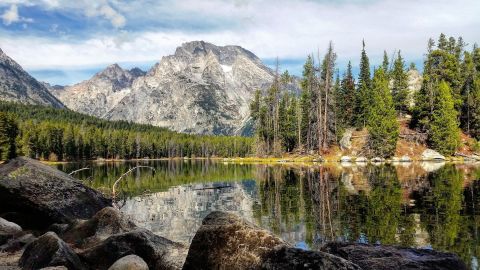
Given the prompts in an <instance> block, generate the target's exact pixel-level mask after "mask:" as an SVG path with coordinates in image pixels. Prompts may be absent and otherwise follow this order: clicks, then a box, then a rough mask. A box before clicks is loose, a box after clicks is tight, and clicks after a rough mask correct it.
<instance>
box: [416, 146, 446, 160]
mask: <svg viewBox="0 0 480 270" xmlns="http://www.w3.org/2000/svg"><path fill="white" fill-rule="evenodd" d="M422 160H424V161H444V160H445V157H444V156H442V154H440V153H438V152H437V151H435V150H432V149H426V150H425V151H423V153H422Z"/></svg>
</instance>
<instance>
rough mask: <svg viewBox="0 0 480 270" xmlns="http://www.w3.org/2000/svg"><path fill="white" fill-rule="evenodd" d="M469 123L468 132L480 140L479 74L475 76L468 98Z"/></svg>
mask: <svg viewBox="0 0 480 270" xmlns="http://www.w3.org/2000/svg"><path fill="white" fill-rule="evenodd" d="M467 102H468V106H469V124H468V133H469V134H470V135H472V136H473V137H474V138H475V139H477V140H480V76H478V75H477V76H476V78H475V79H474V81H473V84H472V89H471V92H470V95H469V99H468V101H467Z"/></svg>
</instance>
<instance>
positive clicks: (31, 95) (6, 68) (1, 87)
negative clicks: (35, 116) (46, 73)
mask: <svg viewBox="0 0 480 270" xmlns="http://www.w3.org/2000/svg"><path fill="white" fill-rule="evenodd" d="M0 100H7V101H14V102H20V103H26V104H35V105H48V106H53V107H57V108H62V107H64V105H63V104H62V102H60V101H59V100H58V99H57V98H55V97H54V96H53V95H52V94H51V93H50V92H49V91H48V89H47V88H46V87H45V85H43V84H42V83H40V82H39V81H37V80H36V79H35V78H33V77H32V76H30V74H28V73H27V72H26V71H25V70H23V68H22V67H21V66H20V65H19V64H18V63H17V62H15V61H14V60H13V59H12V58H10V57H9V56H8V55H7V54H5V53H4V52H3V51H2V50H1V49H0Z"/></svg>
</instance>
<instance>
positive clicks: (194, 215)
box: [122, 181, 253, 244]
mask: <svg viewBox="0 0 480 270" xmlns="http://www.w3.org/2000/svg"><path fill="white" fill-rule="evenodd" d="M251 182H253V181H251ZM252 205H253V203H252V194H251V193H250V194H249V193H248V192H247V191H246V189H245V186H244V185H242V184H241V183H210V184H196V185H184V186H177V187H172V188H169V189H168V190H167V191H165V192H158V193H154V194H148V195H143V196H139V197H134V198H130V199H128V200H127V201H126V203H125V206H124V207H123V208H122V211H123V212H125V213H126V214H128V215H129V216H130V217H132V218H133V219H134V221H135V222H136V224H138V225H139V226H142V227H145V228H147V229H149V230H151V231H152V232H154V233H156V234H158V235H161V236H165V237H168V238H170V239H172V240H174V241H179V242H183V243H186V244H188V243H190V242H191V241H192V238H193V236H194V235H195V232H196V231H197V229H198V228H199V227H200V225H201V224H202V220H203V218H204V217H205V216H207V215H208V214H209V213H210V212H211V211H215V210H221V211H231V212H235V213H236V214H238V215H240V216H242V217H243V218H245V219H247V220H249V221H253V212H252Z"/></svg>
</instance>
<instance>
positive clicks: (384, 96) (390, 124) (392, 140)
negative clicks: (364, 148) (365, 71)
mask: <svg viewBox="0 0 480 270" xmlns="http://www.w3.org/2000/svg"><path fill="white" fill-rule="evenodd" d="M372 94H373V96H372V104H371V107H370V113H369V117H368V119H367V128H368V133H369V135H368V147H369V149H370V151H371V153H370V155H372V156H378V157H382V158H387V157H391V156H393V155H394V154H395V149H396V147H397V140H398V136H399V126H398V122H397V119H396V112H395V108H394V104H393V101H392V95H391V93H390V89H389V88H388V78H387V77H386V76H385V72H384V71H383V69H382V68H380V69H378V70H376V71H375V74H374V77H373V91H372Z"/></svg>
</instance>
